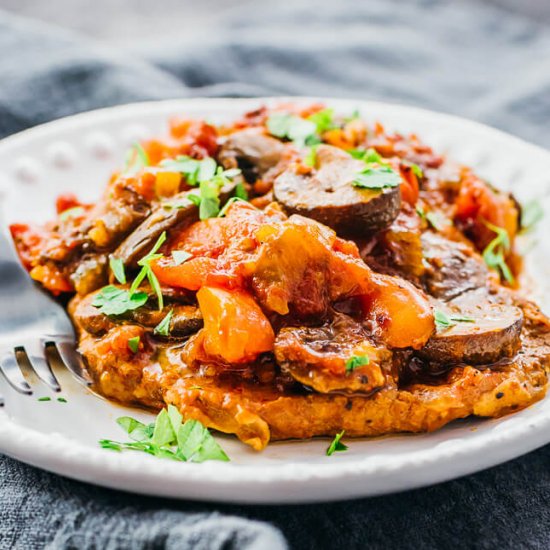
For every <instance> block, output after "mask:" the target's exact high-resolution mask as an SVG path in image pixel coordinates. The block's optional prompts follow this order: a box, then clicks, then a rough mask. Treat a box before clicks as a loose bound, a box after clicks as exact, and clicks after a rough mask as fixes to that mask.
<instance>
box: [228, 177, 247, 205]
mask: <svg viewBox="0 0 550 550" xmlns="http://www.w3.org/2000/svg"><path fill="white" fill-rule="evenodd" d="M227 172H228V170H226V173H227ZM235 198H237V199H242V200H243V201H247V200H248V193H247V191H246V188H245V186H244V183H242V182H239V183H237V185H236V186H235Z"/></svg>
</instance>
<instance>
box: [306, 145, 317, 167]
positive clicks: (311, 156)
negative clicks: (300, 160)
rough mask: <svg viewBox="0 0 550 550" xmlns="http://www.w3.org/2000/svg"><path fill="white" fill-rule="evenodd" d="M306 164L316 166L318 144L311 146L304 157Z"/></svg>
mask: <svg viewBox="0 0 550 550" xmlns="http://www.w3.org/2000/svg"><path fill="white" fill-rule="evenodd" d="M304 164H305V165H306V166H311V167H312V168H315V165H316V164H317V145H313V146H311V147H310V148H309V151H308V152H307V154H306V156H305V157H304Z"/></svg>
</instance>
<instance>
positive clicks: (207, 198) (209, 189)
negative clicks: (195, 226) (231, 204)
mask: <svg viewBox="0 0 550 550" xmlns="http://www.w3.org/2000/svg"><path fill="white" fill-rule="evenodd" d="M200 193H201V194H200V199H201V202H200V204H199V218H200V219H201V220H206V219H208V218H215V217H216V216H217V215H218V214H219V212H220V197H219V193H220V189H219V186H218V185H217V184H216V183H215V182H212V181H201V183H200Z"/></svg>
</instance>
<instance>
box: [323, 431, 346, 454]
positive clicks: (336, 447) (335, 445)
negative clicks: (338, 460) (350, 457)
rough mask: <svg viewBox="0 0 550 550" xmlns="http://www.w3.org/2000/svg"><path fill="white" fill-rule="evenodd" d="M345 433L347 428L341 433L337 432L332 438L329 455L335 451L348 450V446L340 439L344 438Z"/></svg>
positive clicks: (328, 450)
mask: <svg viewBox="0 0 550 550" xmlns="http://www.w3.org/2000/svg"><path fill="white" fill-rule="evenodd" d="M344 433H345V430H342V431H341V432H340V433H339V434H336V435H335V436H334V439H333V440H332V443H331V444H330V445H329V447H328V449H327V456H332V455H333V454H334V453H337V452H342V451H347V450H348V446H347V445H344V444H343V443H342V442H341V441H340V439H342V437H343V435H344Z"/></svg>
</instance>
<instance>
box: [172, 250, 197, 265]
mask: <svg viewBox="0 0 550 550" xmlns="http://www.w3.org/2000/svg"><path fill="white" fill-rule="evenodd" d="M192 257H193V254H190V253H189V252H186V251H185V250H172V258H173V260H174V264H175V265H181V264H182V263H184V262H186V261H187V260H189V258H192Z"/></svg>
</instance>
